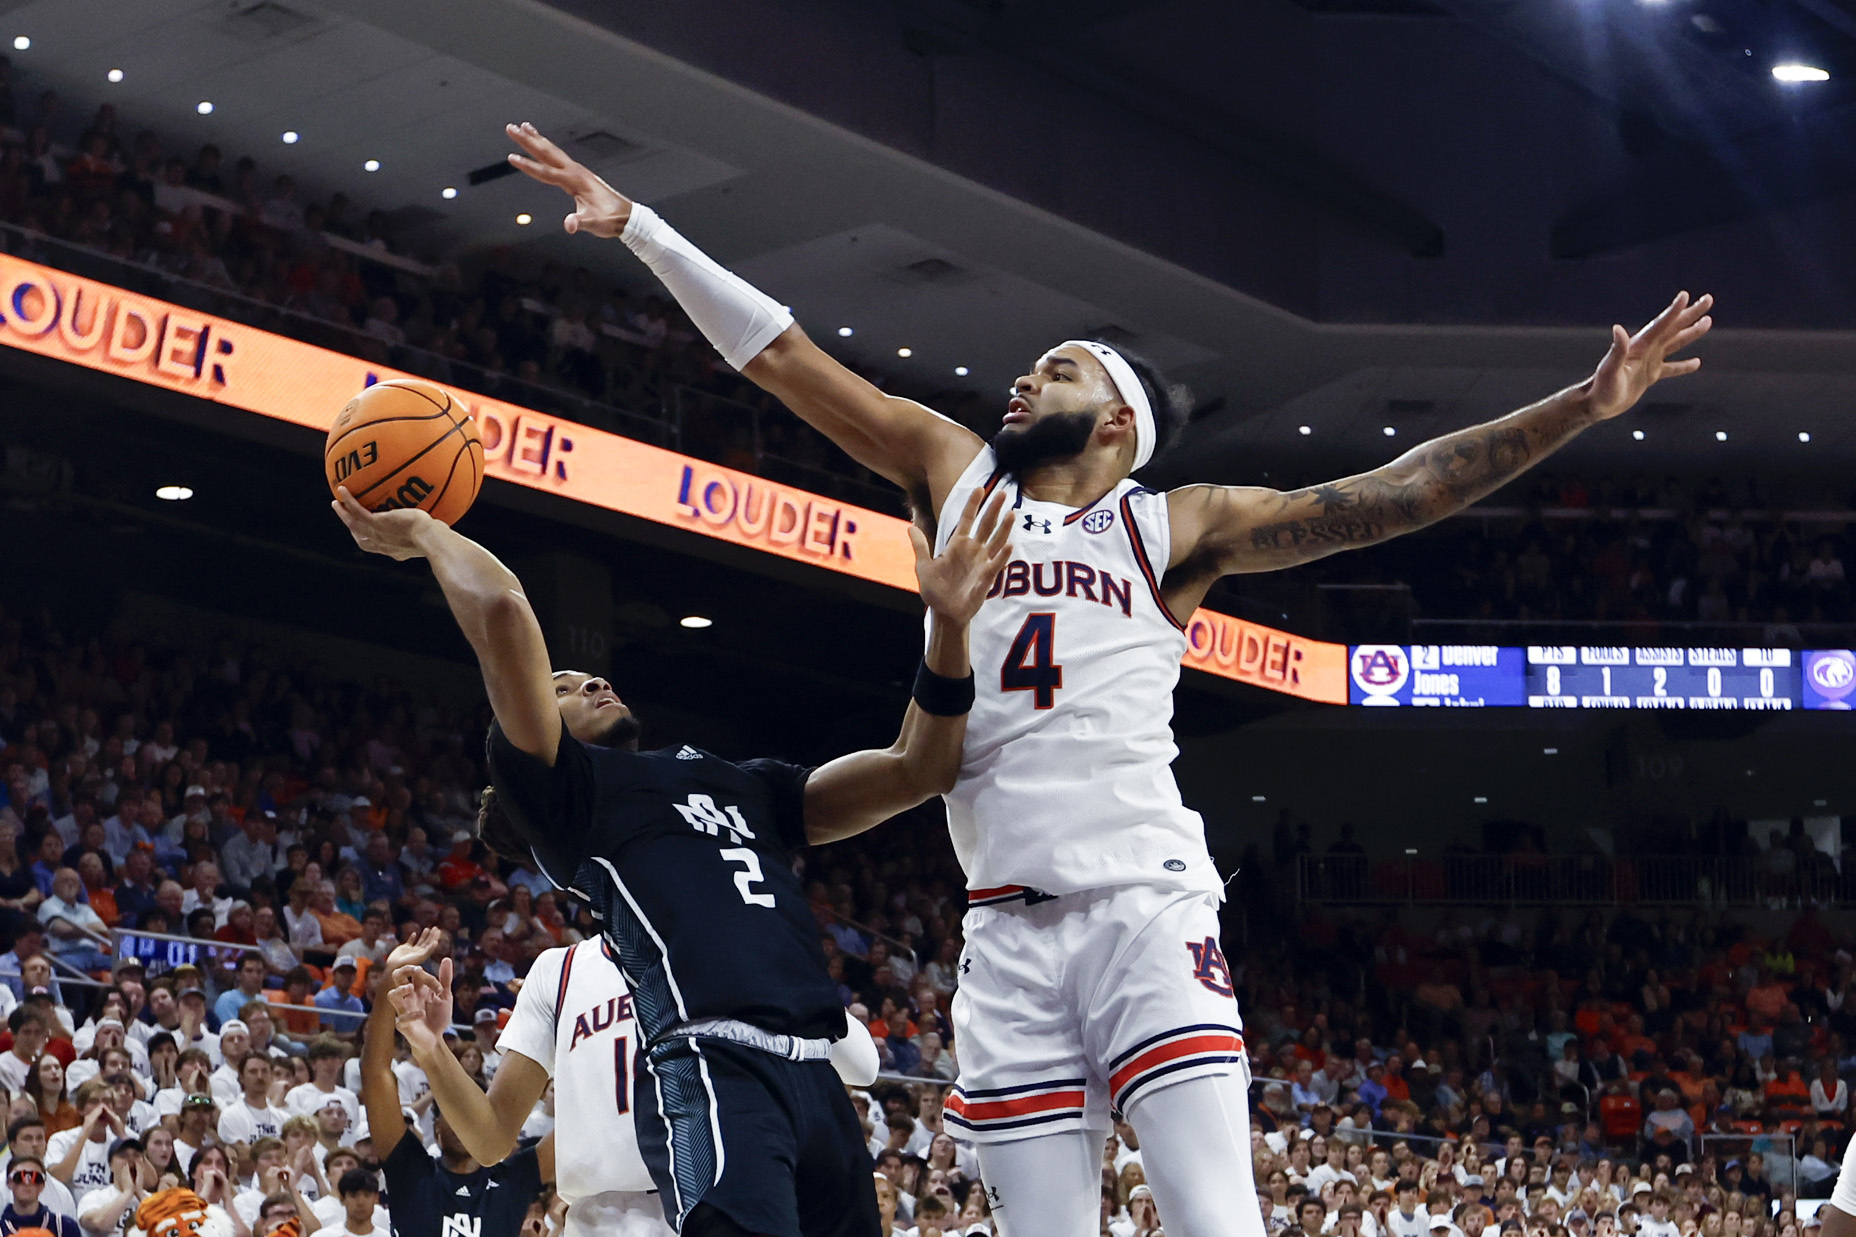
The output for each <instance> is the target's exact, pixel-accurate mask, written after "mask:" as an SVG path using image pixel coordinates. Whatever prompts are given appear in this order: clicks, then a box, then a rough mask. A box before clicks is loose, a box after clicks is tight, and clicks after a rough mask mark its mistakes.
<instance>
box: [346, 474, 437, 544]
mask: <svg viewBox="0 0 1856 1237" xmlns="http://www.w3.org/2000/svg"><path fill="white" fill-rule="evenodd" d="M329 505H330V506H331V507H333V508H335V514H336V515H338V516H340V517H341V521H342V523H344V524H346V525H347V526H348V531H349V532H350V533H352V534H353V535H354V543H355V544H356V545H358V546H360V547H361V548H362V549H363V550H366V551H367V552H368V553H369V554H385V555H386V556H387V557H388V558H391V559H394V560H396V561H398V562H402V563H403V562H405V561H406V560H407V559H409V558H423V557H425V551H424V550H422V549H421V548H420V547H419V538H420V536H421V535H422V534H423V533H425V532H426V531H427V530H429V529H430V528H431V527H432V526H433V525H435V524H437V523H438V521H437V520H434V519H433V518H432V517H431V516H429V515H427V514H426V513H425V512H423V511H421V510H420V509H419V508H417V507H399V508H397V509H395V510H392V511H369V510H368V509H367V508H366V507H363V506H362V505H361V504H360V502H359V501H357V500H356V498H355V496H354V495H353V494H350V493H349V492H348V487H347V486H345V485H344V486H342V487H341V488H339V489H337V490H336V491H335V501H334V502H332V503H330V504H329Z"/></svg>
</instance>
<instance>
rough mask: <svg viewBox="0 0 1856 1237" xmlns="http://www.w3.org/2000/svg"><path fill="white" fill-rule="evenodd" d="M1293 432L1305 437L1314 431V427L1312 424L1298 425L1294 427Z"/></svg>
mask: <svg viewBox="0 0 1856 1237" xmlns="http://www.w3.org/2000/svg"><path fill="white" fill-rule="evenodd" d="M1295 432H1296V433H1298V434H1300V435H1301V436H1302V437H1304V438H1306V437H1308V436H1309V435H1310V434H1312V433H1314V432H1315V427H1314V426H1312V425H1298V426H1296V427H1295Z"/></svg>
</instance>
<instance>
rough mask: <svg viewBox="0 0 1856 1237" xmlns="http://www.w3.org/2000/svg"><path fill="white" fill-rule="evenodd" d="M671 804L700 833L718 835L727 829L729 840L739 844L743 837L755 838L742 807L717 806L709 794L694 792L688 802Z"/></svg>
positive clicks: (731, 805)
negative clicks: (742, 813)
mask: <svg viewBox="0 0 1856 1237" xmlns="http://www.w3.org/2000/svg"><path fill="white" fill-rule="evenodd" d="M671 806H672V807H674V808H676V809H677V813H678V814H679V815H680V816H682V817H683V819H684V820H685V821H686V822H688V824H689V826H690V828H692V829H694V830H695V831H696V832H698V833H706V834H708V835H709V836H710V837H717V836H719V835H720V834H721V833H722V832H723V831H726V832H727V834H728V840H729V841H730V842H734V843H737V844H739V843H740V841H741V839H742V838H747V839H749V840H750V841H752V840H753V838H754V831H753V830H752V829H750V828H748V822H747V821H745V820H743V819H742V818H741V809H740V808H738V807H736V806H734V805H733V804H729V805H728V806H726V807H717V806H716V804H715V800H714V799H711V798H710V797H709V796H708V795H696V794H693V795H691V796H690V801H689V802H688V803H673V804H671Z"/></svg>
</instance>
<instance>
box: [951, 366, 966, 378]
mask: <svg viewBox="0 0 1856 1237" xmlns="http://www.w3.org/2000/svg"><path fill="white" fill-rule="evenodd" d="M966 376H967V367H966V366H964V365H956V366H954V377H956V378H965V377H966Z"/></svg>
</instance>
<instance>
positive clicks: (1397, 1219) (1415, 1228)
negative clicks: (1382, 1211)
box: [1386, 1207, 1431, 1237]
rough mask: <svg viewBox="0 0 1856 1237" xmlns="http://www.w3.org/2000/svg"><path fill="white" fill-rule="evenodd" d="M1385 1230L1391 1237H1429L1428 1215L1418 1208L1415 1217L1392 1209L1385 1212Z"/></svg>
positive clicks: (1429, 1221) (1429, 1218)
mask: <svg viewBox="0 0 1856 1237" xmlns="http://www.w3.org/2000/svg"><path fill="white" fill-rule="evenodd" d="M1386 1230H1387V1231H1388V1232H1389V1233H1391V1235H1392V1237H1430V1233H1431V1216H1430V1213H1429V1212H1427V1211H1426V1210H1425V1209H1424V1208H1422V1207H1420V1208H1418V1211H1417V1214H1416V1215H1410V1216H1408V1215H1406V1214H1405V1213H1404V1212H1402V1211H1400V1210H1399V1209H1398V1208H1397V1207H1394V1208H1393V1209H1392V1210H1390V1211H1388V1212H1386Z"/></svg>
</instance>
